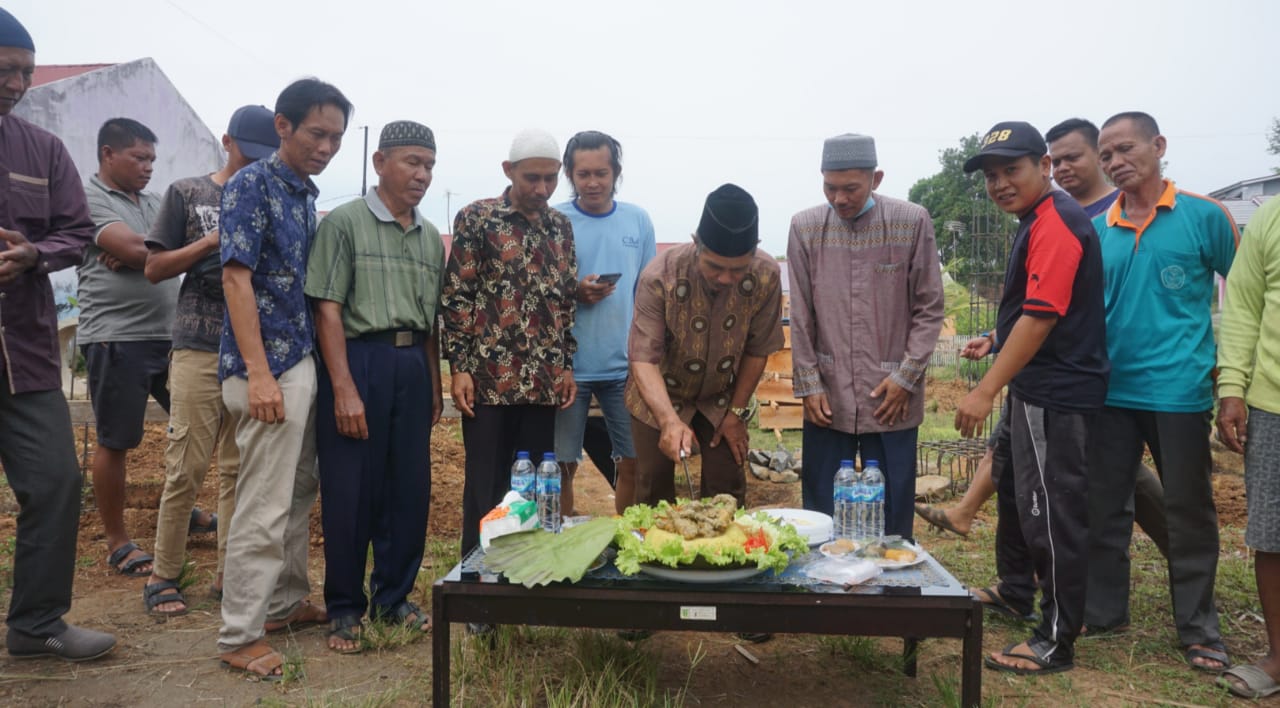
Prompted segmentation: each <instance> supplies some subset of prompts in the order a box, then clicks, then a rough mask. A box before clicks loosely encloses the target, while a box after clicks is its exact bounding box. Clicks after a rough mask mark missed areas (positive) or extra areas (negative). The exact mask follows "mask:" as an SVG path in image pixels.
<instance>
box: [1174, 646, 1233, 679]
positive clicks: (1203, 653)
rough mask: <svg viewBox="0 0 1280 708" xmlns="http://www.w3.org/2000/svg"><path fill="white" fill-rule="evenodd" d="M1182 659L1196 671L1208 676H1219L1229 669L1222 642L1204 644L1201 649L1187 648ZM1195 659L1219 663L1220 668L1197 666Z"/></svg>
mask: <svg viewBox="0 0 1280 708" xmlns="http://www.w3.org/2000/svg"><path fill="white" fill-rule="evenodd" d="M1183 658H1185V659H1186V660H1187V664H1188V665H1189V666H1190V667H1191V668H1193V669H1195V670H1196V671H1204V672H1205V673H1210V674H1220V673H1222V672H1223V671H1225V670H1227V669H1229V668H1231V659H1230V658H1229V657H1228V656H1227V647H1226V646H1225V645H1223V643H1222V642H1212V643H1210V644H1205V645H1204V646H1203V647H1187V651H1186V653H1185V654H1183ZM1196 659H1209V660H1210V661H1217V662H1221V663H1222V666H1204V665H1202V664H1197V663H1196V662H1195V660H1196Z"/></svg>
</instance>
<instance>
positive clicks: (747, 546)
mask: <svg viewBox="0 0 1280 708" xmlns="http://www.w3.org/2000/svg"><path fill="white" fill-rule="evenodd" d="M757 548H762V549H764V551H765V552H766V553H767V552H768V551H769V537H768V536H766V535H765V533H764V529H759V530H758V531H756V532H755V533H753V534H751V535H750V536H749V537H747V542H746V543H744V544H742V550H744V551H746V552H747V553H750V552H752V551H754V550H755V549H757Z"/></svg>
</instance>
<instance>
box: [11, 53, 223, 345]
mask: <svg viewBox="0 0 1280 708" xmlns="http://www.w3.org/2000/svg"><path fill="white" fill-rule="evenodd" d="M230 108H232V107H230V106H229V107H228V109H230ZM14 113H15V114H17V115H19V116H21V117H22V118H25V119H26V120H29V121H31V122H32V123H34V124H36V125H38V126H40V127H41V128H44V129H45V130H48V131H49V132H51V133H53V134H54V135H57V136H58V137H59V138H61V139H62V142H63V143H65V144H66V146H67V150H68V151H69V152H70V153H71V159H72V161H73V162H75V164H76V170H77V171H79V172H80V177H81V179H84V180H86V181H87V180H88V179H89V175H92V174H93V173H95V172H97V170H98V145H97V143H98V128H100V127H101V126H102V123H103V122H104V121H106V120H107V119H108V118H118V117H124V118H132V119H134V120H137V121H139V122H141V123H142V124H143V125H146V126H147V127H148V128H150V129H151V130H152V132H154V133H155V134H156V139H157V141H158V142H157V144H156V162H155V166H154V170H155V171H154V172H153V174H152V177H151V185H150V186H149V187H148V190H149V191H153V192H156V193H157V194H163V193H164V190H165V189H167V188H168V186H169V184H170V183H171V182H173V181H174V180H176V179H180V178H182V177H190V176H192V175H198V174H203V173H210V172H214V171H216V170H217V169H218V168H219V167H221V166H222V163H223V159H224V158H223V152H222V144H221V142H220V140H219V139H218V138H217V137H215V136H214V134H213V132H212V131H210V130H209V128H208V126H206V125H205V124H204V122H203V121H201V120H200V116H198V115H196V112H195V110H193V109H192V108H191V106H190V104H188V103H187V101H186V99H185V98H183V97H182V94H181V93H179V92H178V89H177V87H175V86H174V85H173V83H172V82H170V81H169V78H168V77H167V76H165V75H164V72H163V71H161V70H160V67H159V66H158V65H157V64H156V63H155V61H154V60H152V59H150V58H144V59H138V60H136V61H131V62H127V63H124V64H58V65H47V66H38V67H36V72H35V75H34V76H33V77H32V81H31V88H30V89H29V90H28V91H27V95H26V96H25V97H24V98H23V99H22V102H21V103H19V104H18V105H17V107H16V108H14ZM53 286H54V298H55V301H56V302H57V304H58V317H59V320H70V319H72V318H75V317H76V316H77V315H78V314H79V310H78V308H77V307H76V306H75V303H74V301H73V300H71V299H70V298H69V297H68V296H69V295H73V294H74V293H75V275H74V273H73V271H72V270H71V269H70V268H68V269H66V270H64V271H61V272H59V273H56V274H54V276H53Z"/></svg>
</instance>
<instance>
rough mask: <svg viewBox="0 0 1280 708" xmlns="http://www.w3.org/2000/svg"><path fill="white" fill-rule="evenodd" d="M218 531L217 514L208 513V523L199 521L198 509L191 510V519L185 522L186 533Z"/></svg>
mask: <svg viewBox="0 0 1280 708" xmlns="http://www.w3.org/2000/svg"><path fill="white" fill-rule="evenodd" d="M217 532H218V515H217V514H209V523H207V524H201V523H200V509H199V508H198V507H197V508H194V509H192V510H191V521H190V522H188V523H187V533H217Z"/></svg>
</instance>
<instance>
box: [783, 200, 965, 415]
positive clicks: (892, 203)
mask: <svg viewBox="0 0 1280 708" xmlns="http://www.w3.org/2000/svg"><path fill="white" fill-rule="evenodd" d="M874 196H875V202H876V203H875V205H874V206H873V207H871V209H870V210H868V211H867V212H866V213H864V214H861V215H859V216H858V217H857V218H855V219H853V220H851V221H848V220H845V219H841V218H840V217H839V216H838V215H837V214H836V212H835V210H834V209H832V208H831V207H830V206H828V205H826V204H823V205H822V206H817V207H813V208H811V209H806V210H804V211H802V212H800V213H798V214H796V215H795V216H794V217H792V219H791V232H790V235H789V236H788V243H787V266H788V272H789V277H790V279H791V350H792V351H791V361H792V367H793V369H794V371H793V376H794V378H793V379H792V386H793V388H794V391H795V395H796V397H797V398H802V397H804V396H808V395H812V394H815V393H824V392H825V393H826V394H827V399H828V401H829V402H830V404H831V412H832V423H831V427H833V428H835V429H836V430H840V431H843V432H846V433H879V432H884V431H887V430H905V429H908V428H914V427H917V426H919V425H920V423H921V422H922V421H923V420H924V370H925V367H927V366H928V364H929V358H930V357H931V356H932V354H933V348H934V346H935V345H936V344H937V341H938V333H939V332H940V331H941V329H942V317H943V300H942V269H941V266H940V265H939V263H938V247H937V245H936V244H935V243H934V239H933V222H932V221H930V219H929V212H927V211H925V210H924V208H923V207H920V206H917V205H915V204H912V203H910V202H906V201H902V200H900V199H891V198H889V197H882V196H880V195H879V194H876V195H874ZM886 376H892V377H893V380H894V381H895V382H896V383H897V384H898V385H899V386H902V387H903V388H905V389H907V390H908V391H910V392H911V402H910V407H909V409H908V413H907V417H906V419H905V420H903V421H902V422H900V423H898V424H896V425H891V426H885V425H882V424H881V423H880V422H879V421H877V420H876V419H875V416H874V415H873V414H874V412H875V410H876V408H877V407H879V405H880V403H881V402H882V401H883V400H884V399H883V397H881V398H872V397H871V392H872V391H873V390H875V387H876V386H879V385H880V382H881V381H883V380H884V379H885V377H886Z"/></svg>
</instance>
